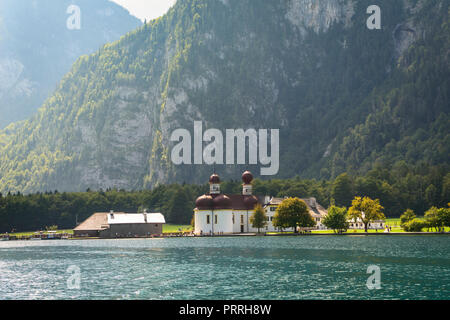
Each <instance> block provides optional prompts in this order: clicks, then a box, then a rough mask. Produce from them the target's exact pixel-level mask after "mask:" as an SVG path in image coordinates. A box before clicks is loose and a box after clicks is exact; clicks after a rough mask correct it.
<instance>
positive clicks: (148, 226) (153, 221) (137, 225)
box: [73, 211, 166, 238]
mask: <svg viewBox="0 0 450 320" xmlns="http://www.w3.org/2000/svg"><path fill="white" fill-rule="evenodd" d="M165 223H166V221H165V219H164V216H163V215H162V214H161V213H147V212H144V213H124V212H119V213H115V212H113V211H111V212H109V213H108V212H98V213H94V214H93V215H92V216H90V217H89V218H87V219H86V220H85V221H83V222H82V223H81V224H80V225H78V226H77V227H76V228H75V229H73V234H74V236H75V237H100V238H134V237H150V236H152V235H160V234H162V227H163V224H165Z"/></svg>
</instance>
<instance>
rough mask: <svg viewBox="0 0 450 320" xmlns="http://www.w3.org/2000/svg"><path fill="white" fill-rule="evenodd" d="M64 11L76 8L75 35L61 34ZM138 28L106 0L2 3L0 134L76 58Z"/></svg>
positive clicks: (5, 0) (47, 90)
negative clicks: (77, 27)
mask: <svg viewBox="0 0 450 320" xmlns="http://www.w3.org/2000/svg"><path fill="white" fill-rule="evenodd" d="M70 5H77V6H78V7H79V8H80V29H79V30H69V29H68V28H67V21H66V20H68V19H69V18H70V16H71V15H72V14H73V13H67V9H68V8H69V6H70ZM140 24H141V23H140V21H139V20H138V19H136V18H134V17H132V16H130V15H129V14H128V12H127V11H126V10H125V9H123V8H122V7H120V6H118V5H116V4H114V3H112V2H110V1H107V0H102V1H89V0H77V1H69V0H61V1H33V0H21V1H15V0H2V1H1V2H0V128H4V127H5V126H6V125H8V124H10V123H11V122H13V121H19V120H24V119H26V118H28V117H29V116H30V115H31V114H33V113H34V112H35V111H36V110H37V108H38V107H39V106H41V105H42V103H43V102H44V100H45V99H46V98H47V96H48V95H49V94H51V92H52V91H53V90H54V89H55V87H56V85H57V83H58V81H60V80H61V78H62V76H63V75H64V74H65V73H67V72H68V71H69V69H70V67H71V65H72V64H73V63H74V62H75V61H76V59H77V58H78V57H80V56H81V55H84V54H90V53H92V52H94V51H96V50H98V48H99V47H100V46H101V45H103V44H105V43H108V42H111V41H115V40H118V39H119V38H120V37H121V36H122V35H123V34H125V33H126V32H128V31H130V30H133V29H134V28H136V27H138V26H139V25H140Z"/></svg>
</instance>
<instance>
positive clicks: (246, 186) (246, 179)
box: [242, 171, 253, 196]
mask: <svg viewBox="0 0 450 320" xmlns="http://www.w3.org/2000/svg"><path fill="white" fill-rule="evenodd" d="M252 181H253V175H252V173H251V172H250V171H245V172H244V173H243V174H242V182H243V184H242V195H244V196H251V195H252V192H253V190H252Z"/></svg>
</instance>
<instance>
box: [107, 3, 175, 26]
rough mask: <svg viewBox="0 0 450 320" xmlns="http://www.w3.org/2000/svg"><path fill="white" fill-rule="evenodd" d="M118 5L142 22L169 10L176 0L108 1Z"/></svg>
mask: <svg viewBox="0 0 450 320" xmlns="http://www.w3.org/2000/svg"><path fill="white" fill-rule="evenodd" d="M110 1H113V2H115V3H118V4H120V5H121V6H123V7H125V8H126V9H128V11H130V13H131V14H132V15H134V16H136V17H138V18H139V19H141V20H142V21H144V19H147V21H149V20H152V19H155V18H158V17H160V16H162V15H163V14H164V13H166V12H167V10H169V8H170V7H171V6H172V5H173V4H174V3H175V2H176V0H110Z"/></svg>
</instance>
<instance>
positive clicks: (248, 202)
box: [244, 196, 258, 210]
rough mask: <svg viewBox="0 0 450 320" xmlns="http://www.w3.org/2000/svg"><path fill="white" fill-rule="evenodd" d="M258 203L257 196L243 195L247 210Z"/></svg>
mask: <svg viewBox="0 0 450 320" xmlns="http://www.w3.org/2000/svg"><path fill="white" fill-rule="evenodd" d="M257 203H258V198H256V197H255V196H244V204H245V207H246V208H247V210H253V209H254V208H255V206H256V204H257Z"/></svg>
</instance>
